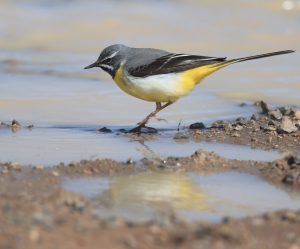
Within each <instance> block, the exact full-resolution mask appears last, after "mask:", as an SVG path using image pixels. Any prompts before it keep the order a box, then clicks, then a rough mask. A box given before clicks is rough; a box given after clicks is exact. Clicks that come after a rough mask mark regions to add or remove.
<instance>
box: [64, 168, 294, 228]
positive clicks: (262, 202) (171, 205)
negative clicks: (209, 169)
mask: <svg viewBox="0 0 300 249" xmlns="http://www.w3.org/2000/svg"><path fill="white" fill-rule="evenodd" d="M62 188H63V189H65V190H67V191H72V192H76V193H79V194H81V195H83V196H86V197H88V198H92V199H93V200H94V201H95V203H96V204H97V211H98V213H99V215H100V216H101V217H105V218H111V217H122V218H125V219H129V220H133V221H148V220H151V219H158V220H159V219H160V217H161V215H162V214H171V213H172V212H175V214H176V215H178V216H179V217H180V218H183V219H187V220H207V221H213V222H219V221H220V220H221V219H222V218H223V217H227V216H229V217H236V218H242V217H246V216H253V215H257V214H261V213H264V212H270V211H275V210H280V209H285V208H288V209H299V208H300V195H299V194H296V193H288V192H285V191H284V190H282V189H279V188H276V187H275V186H273V185H271V184H269V183H267V182H266V181H264V180H263V179H262V178H260V177H257V176H254V175H250V174H246V173H238V172H234V171H232V172H226V173H219V174H213V175H200V174H197V173H170V172H168V173H165V172H164V173H162V172H146V173H140V174H136V175H131V176H118V177H112V178H110V177H100V178H81V179H70V178H66V179H64V181H63V183H62Z"/></svg>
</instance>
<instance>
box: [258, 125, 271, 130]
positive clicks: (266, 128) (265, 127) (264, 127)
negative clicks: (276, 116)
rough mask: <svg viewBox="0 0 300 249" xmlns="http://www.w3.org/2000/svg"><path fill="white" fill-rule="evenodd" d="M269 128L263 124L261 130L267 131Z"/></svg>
mask: <svg viewBox="0 0 300 249" xmlns="http://www.w3.org/2000/svg"><path fill="white" fill-rule="evenodd" d="M268 127H269V126H268V125H267V124H263V125H261V126H260V129H261V130H264V131H266V130H268Z"/></svg>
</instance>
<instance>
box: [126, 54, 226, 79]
mask: <svg viewBox="0 0 300 249" xmlns="http://www.w3.org/2000/svg"><path fill="white" fill-rule="evenodd" d="M223 61H226V57H223V58H217V57H208V56H199V55H187V54H172V53H170V54H167V55H164V56H161V57H159V58H157V59H155V60H154V61H151V62H150V63H148V64H146V63H145V64H142V65H140V66H136V67H130V68H129V69H128V72H129V74H130V75H131V76H134V77H141V78H144V77H147V76H151V75H157V74H167V73H177V72H182V71H185V70H189V69H193V68H196V67H200V66H205V65H209V64H213V63H217V62H223Z"/></svg>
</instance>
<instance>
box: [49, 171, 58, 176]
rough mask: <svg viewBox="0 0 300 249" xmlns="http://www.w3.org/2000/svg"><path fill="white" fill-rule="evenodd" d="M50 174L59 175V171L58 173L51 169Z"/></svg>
mask: <svg viewBox="0 0 300 249" xmlns="http://www.w3.org/2000/svg"><path fill="white" fill-rule="evenodd" d="M51 174H52V175H53V176H59V173H58V172H57V171H52V172H51Z"/></svg>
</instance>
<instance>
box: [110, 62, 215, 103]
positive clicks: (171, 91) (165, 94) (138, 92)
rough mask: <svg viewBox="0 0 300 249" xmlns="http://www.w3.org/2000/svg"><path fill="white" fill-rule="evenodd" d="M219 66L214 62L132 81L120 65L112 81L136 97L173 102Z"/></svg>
mask: <svg viewBox="0 0 300 249" xmlns="http://www.w3.org/2000/svg"><path fill="white" fill-rule="evenodd" d="M219 68H220V67H217V66H216V64H211V65H208V66H202V67H198V68H194V69H191V70H187V71H185V72H182V73H177V74H168V75H164V74H162V75H158V76H150V77H148V78H141V79H138V78H137V79H135V80H134V82H133V80H131V81H130V80H129V79H128V78H126V76H125V75H124V74H123V70H122V68H121V67H120V68H119V69H118V70H117V72H116V74H115V77H114V81H115V82H116V83H117V85H118V86H119V87H120V88H121V89H122V90H123V91H124V92H126V93H128V94H129V95H132V96H134V97H136V98H139V99H143V100H146V101H152V102H169V101H172V102H174V101H176V100H177V99H179V98H180V97H182V96H185V95H187V94H188V93H189V92H191V91H192V90H193V89H194V87H195V86H196V85H197V84H198V83H200V81H201V80H202V79H204V78H205V77H206V76H208V75H210V74H211V73H213V72H215V71H216V70H218V69H219ZM135 81H136V82H135Z"/></svg>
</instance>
